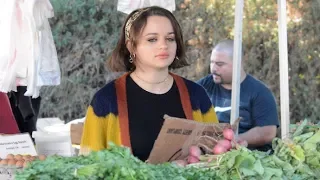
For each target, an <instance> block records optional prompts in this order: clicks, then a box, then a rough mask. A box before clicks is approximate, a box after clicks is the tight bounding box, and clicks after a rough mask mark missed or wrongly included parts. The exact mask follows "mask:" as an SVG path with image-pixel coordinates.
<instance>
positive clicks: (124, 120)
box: [115, 73, 131, 149]
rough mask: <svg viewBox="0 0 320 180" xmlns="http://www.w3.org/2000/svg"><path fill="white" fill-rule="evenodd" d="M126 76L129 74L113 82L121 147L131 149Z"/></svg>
mask: <svg viewBox="0 0 320 180" xmlns="http://www.w3.org/2000/svg"><path fill="white" fill-rule="evenodd" d="M128 74H129V73H126V74H124V75H123V76H121V77H120V78H118V79H117V80H116V81H115V88H116V94H117V105H118V117H119V121H120V134H121V141H122V142H121V143H122V145H123V146H126V147H129V148H130V149H131V142H130V131H129V118H128V104H127V91H126V79H127V76H128Z"/></svg>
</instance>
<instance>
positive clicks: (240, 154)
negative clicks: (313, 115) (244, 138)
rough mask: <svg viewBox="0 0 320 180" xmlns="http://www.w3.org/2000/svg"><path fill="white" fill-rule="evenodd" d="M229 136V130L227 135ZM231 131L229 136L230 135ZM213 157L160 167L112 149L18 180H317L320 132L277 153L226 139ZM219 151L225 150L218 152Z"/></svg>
mask: <svg viewBox="0 0 320 180" xmlns="http://www.w3.org/2000/svg"><path fill="white" fill-rule="evenodd" d="M226 131H227V130H226ZM228 131H229V130H228ZM223 137H224V139H222V140H219V141H218V142H217V143H216V145H215V146H214V149H213V150H212V154H205V155H204V154H201V151H200V149H199V148H198V147H197V146H190V147H189V155H188V157H187V158H186V159H182V160H178V161H175V162H174V163H164V164H159V165H153V164H148V163H145V162H142V161H140V160H139V159H137V158H135V157H134V156H132V154H131V152H130V150H129V149H127V148H124V147H119V146H115V145H113V144H112V143H110V148H109V149H108V150H104V151H99V152H92V153H90V154H89V155H87V156H76V157H60V156H50V157H47V159H46V160H44V161H40V160H35V161H32V162H31V163H30V165H28V166H27V167H26V168H25V169H23V170H22V171H20V172H17V174H16V176H15V178H16V179H17V180H38V179H39V180H40V179H41V180H47V179H55V180H63V179H70V180H73V179H74V180H76V179H90V180H98V179H99V180H100V179H114V180H117V179H119V180H120V179H126V180H147V179H148V180H149V179H160V180H162V179H163V180H167V179H172V180H211V179H212V180H213V179H215V180H236V179H242V180H255V179H261V180H278V179H279V180H280V179H284V180H289V179H290V180H304V179H305V180H315V179H319V177H320V128H319V127H318V126H312V127H311V126H310V125H308V124H307V121H303V122H302V123H301V125H300V126H297V127H296V128H295V129H294V130H293V131H292V132H291V135H290V137H288V138H286V139H279V138H275V139H274V140H273V142H272V146H273V150H272V151H269V152H260V151H256V150H254V151H252V150H249V149H247V148H246V147H244V146H240V145H239V144H237V143H234V134H233V132H232V131H231V132H230V131H229V132H226V133H223ZM219 148H220V149H219Z"/></svg>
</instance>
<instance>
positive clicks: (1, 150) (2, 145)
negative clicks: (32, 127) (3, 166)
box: [0, 133, 37, 159]
mask: <svg viewBox="0 0 320 180" xmlns="http://www.w3.org/2000/svg"><path fill="white" fill-rule="evenodd" d="M8 154H13V155H16V154H21V155H31V156H36V155H37V151H36V149H35V147H34V144H33V142H32V139H31V137H30V135H29V134H28V133H23V134H15V135H5V136H1V135H0V158H2V159H5V158H6V157H7V155H8Z"/></svg>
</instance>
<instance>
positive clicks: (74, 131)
mask: <svg viewBox="0 0 320 180" xmlns="http://www.w3.org/2000/svg"><path fill="white" fill-rule="evenodd" d="M82 131H83V123H77V124H71V125H70V136H71V143H72V144H75V145H80V143H81V137H82Z"/></svg>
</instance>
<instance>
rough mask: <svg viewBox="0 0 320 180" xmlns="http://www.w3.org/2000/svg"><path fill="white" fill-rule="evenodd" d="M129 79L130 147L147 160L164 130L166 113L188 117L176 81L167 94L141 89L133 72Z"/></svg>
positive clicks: (138, 155)
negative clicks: (161, 131)
mask: <svg viewBox="0 0 320 180" xmlns="http://www.w3.org/2000/svg"><path fill="white" fill-rule="evenodd" d="M126 82H127V84H126V86H127V101H128V102H127V103H128V118H129V131H130V140H131V148H132V152H133V155H134V156H136V157H137V158H139V159H140V160H142V161H145V160H147V159H148V157H149V155H150V152H151V150H152V148H153V144H154V142H155V140H156V139H157V137H158V134H159V132H160V130H161V127H162V124H163V122H164V119H163V116H164V115H165V114H167V115H169V116H173V117H179V118H186V117H185V114H184V112H183V108H182V104H181V100H180V96H179V90H178V87H177V85H176V83H175V82H174V83H173V85H172V87H171V89H170V90H169V91H168V92H166V93H164V94H153V93H150V92H148V91H146V90H144V89H142V88H141V87H140V86H138V85H137V84H136V83H135V82H134V81H133V80H132V78H131V77H130V76H128V77H127V81H126Z"/></svg>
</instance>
